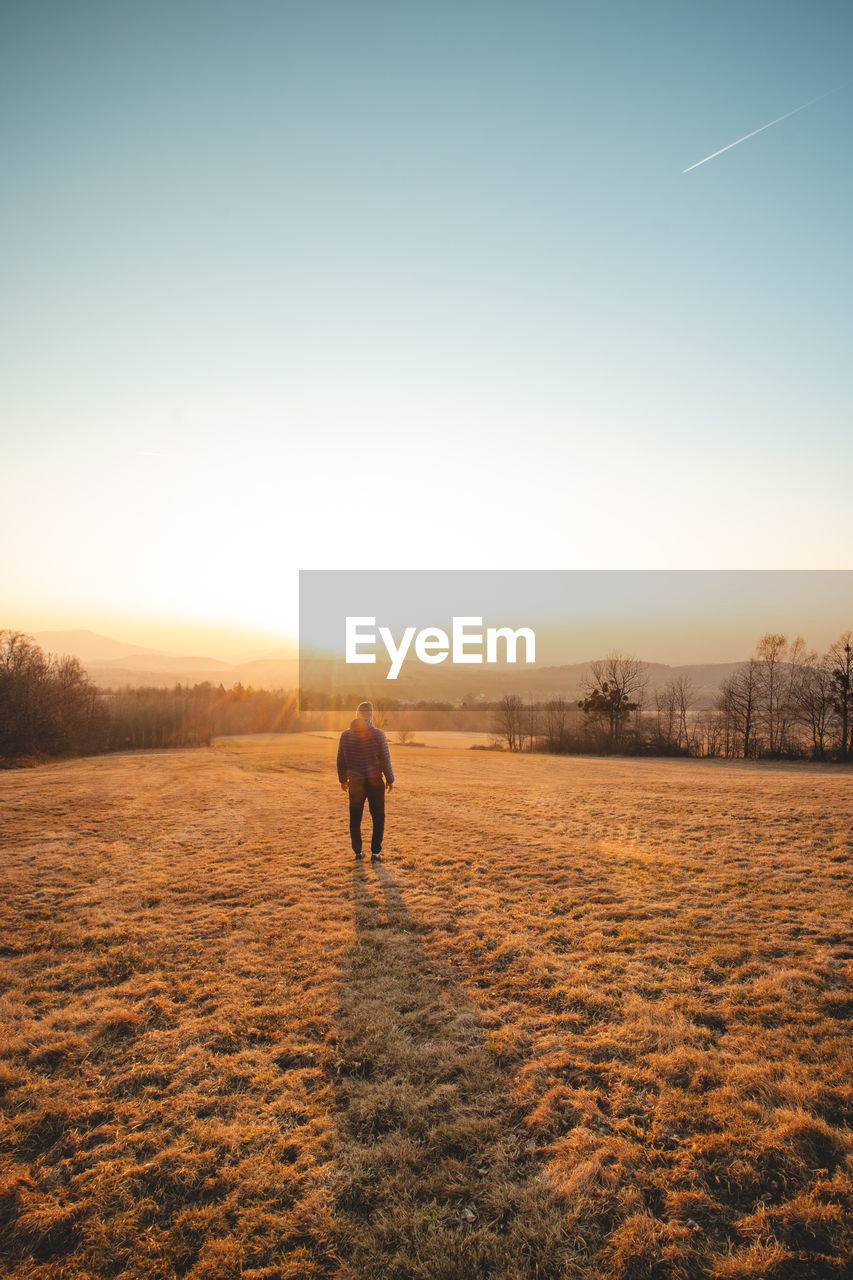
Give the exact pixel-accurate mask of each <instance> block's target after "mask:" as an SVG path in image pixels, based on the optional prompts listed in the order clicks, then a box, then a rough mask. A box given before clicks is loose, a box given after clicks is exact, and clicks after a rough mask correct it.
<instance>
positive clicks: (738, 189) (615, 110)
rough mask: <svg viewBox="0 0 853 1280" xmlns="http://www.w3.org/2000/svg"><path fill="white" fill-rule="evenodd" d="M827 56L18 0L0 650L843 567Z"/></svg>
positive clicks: (698, 39) (411, 11)
mask: <svg viewBox="0 0 853 1280" xmlns="http://www.w3.org/2000/svg"><path fill="white" fill-rule="evenodd" d="M851 36H853V9H851V7H850V6H849V4H847V3H846V2H844V3H820V2H818V3H812V4H809V5H806V4H804V3H785V2H784V0H773V2H772V3H761V2H750V0H739V2H738V3H726V2H725V0H708V2H706V3H703V2H701V0H697V2H695V3H685V2H684V0H681V2H676V0H669V2H658V3H654V2H652V3H643V4H639V5H638V4H636V3H631V2H629V0H622V2H619V3H616V2H611V3H607V2H602V3H571V2H569V0H562V2H560V3H546V2H544V0H532V2H531V0H526V2H525V3H523V4H522V3H502V2H501V0H490V2H489V3H480V2H479V0H472V2H470V3H465V4H458V3H444V2H442V0H431V2H430V3H429V4H427V3H411V2H407V0H397V2H396V3H370V2H369V0H364V2H362V3H358V4H352V3H345V2H344V3H338V2H335V0H312V2H310V3H308V2H306V3H300V2H296V0H294V2H288V0H274V2H270V0H250V2H248V3H246V2H241V3H237V2H234V3H223V2H222V0H177V2H175V0H170V2H169V3H162V2H161V0H148V3H146V4H144V5H140V4H137V3H134V2H131V0H105V2H103V3H93V2H91V0H76V2H75V3H74V4H67V3H64V2H56V0H26V2H24V0H6V2H5V3H4V4H3V6H2V8H0V133H2V170H0V173H1V174H2V178H0V182H2V199H0V231H2V244H3V246H4V263H3V289H2V292H0V338H2V341H0V424H2V431H1V432H0V539H2V542H0V545H2V546H3V548H4V553H3V558H2V569H0V626H9V627H13V628H20V629H24V630H36V629H48V628H68V627H88V628H90V629H92V630H98V631H102V632H105V633H107V634H109V635H113V636H116V637H117V638H118V639H129V640H133V641H135V642H140V643H149V644H150V643H155V644H160V645H162V646H163V647H168V648H177V649H181V648H187V647H190V648H193V649H196V650H198V649H199V647H200V646H206V648H205V649H204V650H203V651H205V652H210V651H212V647H213V646H216V645H218V646H219V652H220V653H223V654H224V653H225V652H226V651H227V652H228V654H230V655H234V654H236V653H237V652H238V651H240V652H243V651H245V652H249V651H250V650H252V649H253V648H254V649H255V650H257V651H260V650H262V649H263V648H264V647H265V646H268V645H272V644H273V643H274V642H275V641H276V639H277V638H292V637H293V636H295V634H296V628H297V581H298V571H299V570H300V569H363V568H369V569H379V568H389V569H402V568H410V567H411V568H418V569H447V568H470V569H475V568H476V569H481V568H482V569H506V570H509V569H522V568H523V569H582V568H583V569H599V568H620V569H640V568H655V569H733V568H751V569H752V568H762V569H804V568H809V569H841V568H843V569H846V568H850V567H851V566H850V554H849V547H850V534H849V514H848V513H849V505H850V472H851V462H853V431H851V429H850V425H851V424H850V395H849V352H850V350H851V349H853V332H851V330H853V322H851V310H850V305H849V299H850V297H851V296H853V249H851V237H850V209H851V208H853V164H851V135H852V134H853V130H851V122H853V70H851V64H850V52H849V51H850V49H851V47H852V46H851ZM824 94H826V95H828V96H825V97H820V95H824ZM818 97H820V100H819V101H817V102H814V103H812V105H810V106H809V107H807V108H806V109H804V110H802V111H799V112H797V113H796V114H794V115H792V116H789V117H788V118H786V119H784V120H781V121H780V122H779V123H778V124H775V125H773V127H771V128H769V129H766V130H764V131H763V132H761V133H759V134H757V135H756V136H753V137H751V138H748V139H747V140H746V141H744V142H742V143H741V144H740V145H738V146H736V147H732V148H731V149H729V150H727V151H725V152H724V153H722V154H720V155H718V156H716V157H715V158H713V159H710V160H708V162H707V163H705V164H702V165H699V166H698V167H696V168H692V169H690V171H689V172H687V173H685V172H683V170H685V168H688V167H689V166H691V165H694V164H696V162H697V161H699V160H702V159H703V158H704V157H706V156H709V155H710V154H711V153H713V152H715V151H717V150H718V149H720V148H723V147H726V146H727V145H728V144H729V143H730V142H732V141H734V140H736V139H738V138H741V137H743V136H744V135H746V134H748V133H750V132H751V131H753V130H756V129H759V128H760V127H761V126H762V125H764V124H766V123H768V122H769V121H771V120H775V119H776V118H777V117H780V116H782V115H784V114H786V113H788V112H791V111H793V110H794V109H795V108H797V107H799V106H801V105H802V104H804V103H806V102H810V101H811V100H812V99H814V98H818ZM803 629H804V630H806V631H807V620H804V624H803ZM643 656H646V657H649V658H654V656H655V655H653V654H648V655H643ZM729 656H731V655H721V657H729ZM735 656H738V657H739V656H741V655H735Z"/></svg>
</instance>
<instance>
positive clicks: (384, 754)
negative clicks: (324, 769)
mask: <svg viewBox="0 0 853 1280" xmlns="http://www.w3.org/2000/svg"><path fill="white" fill-rule="evenodd" d="M383 774H384V775H385V780H386V782H393V781H394V770H393V769H392V768H391V752H390V751H389V750H388V739H387V738H386V737H385V734H384V733H383V732H382V730H381V729H377V728H376V725H375V724H374V723H373V721H370V723H369V724H367V723H365V721H364V720H358V719H356V720H353V722H352V724H351V725H350V727H349V728H348V729H344V731H343V733H342V734H341V740H340V742H339V743H338V778H339V779H340V781H341V782H347V781H349V782H360V781H362V780H363V779H366V780H367V781H368V782H381V781H382V775H383Z"/></svg>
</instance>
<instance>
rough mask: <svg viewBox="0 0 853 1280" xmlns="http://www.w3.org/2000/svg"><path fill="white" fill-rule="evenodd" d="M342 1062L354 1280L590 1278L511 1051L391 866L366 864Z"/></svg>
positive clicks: (349, 1263) (345, 1192)
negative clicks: (518, 1101)
mask: <svg viewBox="0 0 853 1280" xmlns="http://www.w3.org/2000/svg"><path fill="white" fill-rule="evenodd" d="M353 907H354V914H355V930H356V937H355V942H354V945H353V947H352V948H351V950H350V952H349V954H348V956H347V957H346V961H345V970H344V974H343V983H342V989H343V990H342V999H341V1005H340V1017H339V1025H338V1041H337V1055H336V1064H335V1072H336V1107H337V1115H338V1166H339V1183H338V1190H337V1200H336V1205H337V1217H336V1237H337V1240H336V1243H337V1251H338V1255H339V1257H340V1258H341V1270H340V1273H339V1274H340V1275H342V1276H347V1277H352V1278H355V1277H368V1276H369V1277H375V1276H379V1275H381V1276H383V1277H385V1278H390V1280H404V1278H405V1280H415V1278H417V1277H422V1278H423V1280H427V1277H429V1280H462V1278H463V1277H465V1278H470V1277H472V1276H486V1275H488V1276H490V1277H502V1278H503V1280H521V1277H533V1276H537V1277H539V1278H540V1280H546V1278H547V1277H557V1276H561V1277H564V1276H570V1275H573V1274H576V1269H575V1267H574V1266H573V1265H572V1256H571V1252H570V1249H569V1245H568V1243H567V1242H566V1240H565V1239H564V1231H563V1222H564V1219H563V1215H562V1214H561V1212H560V1210H559V1208H558V1207H557V1206H556V1204H555V1203H554V1201H553V1199H552V1197H551V1195H550V1193H549V1191H548V1189H547V1187H546V1185H545V1184H544V1182H543V1181H542V1180H541V1178H540V1176H539V1166H538V1161H537V1159H536V1155H535V1153H534V1152H533V1151H531V1150H530V1145H531V1144H529V1143H528V1142H527V1135H526V1133H525V1132H524V1131H523V1130H522V1129H521V1126H520V1121H521V1116H520V1114H519V1112H518V1111H517V1110H516V1108H515V1107H514V1105H513V1103H512V1100H511V1080H510V1078H509V1073H508V1070H507V1069H506V1068H504V1067H502V1066H501V1064H500V1062H499V1059H498V1048H499V1046H498V1044H497V1042H496V1040H495V1039H494V1038H490V1033H489V1030H488V1028H487V1027H486V1026H485V1025H484V1024H483V1020H482V1018H481V1016H480V1015H479V1013H478V1011H477V1009H476V1008H475V1006H474V1005H473V1004H472V1002H471V1001H470V1000H469V999H468V997H467V995H466V993H465V991H464V990H463V989H462V988H461V987H460V986H459V984H458V983H457V982H456V981H455V979H454V977H453V975H452V973H451V972H450V966H449V965H447V964H446V962H445V961H443V960H442V959H441V957H440V956H438V957H437V956H435V955H433V954H431V953H430V952H429V951H428V950H427V949H426V947H425V946H424V944H423V942H422V941H421V935H422V934H423V933H424V932H425V931H427V929H428V926H425V925H423V924H422V923H419V922H417V921H416V920H415V919H413V917H412V915H411V914H410V912H409V910H408V908H407V906H406V903H405V901H404V898H403V895H402V892H401V890H400V886H399V884H398V883H397V881H396V879H395V877H394V875H393V874H392V872H390V871H389V870H388V869H387V867H385V866H384V865H381V866H379V867H377V868H376V871H375V874H374V870H373V869H372V868H371V869H369V870H368V869H366V868H365V867H364V866H363V865H362V864H356V865H355V868H354V872H353Z"/></svg>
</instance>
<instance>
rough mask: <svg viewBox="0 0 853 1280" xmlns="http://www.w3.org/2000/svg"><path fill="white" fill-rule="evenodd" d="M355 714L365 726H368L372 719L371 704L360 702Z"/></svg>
mask: <svg viewBox="0 0 853 1280" xmlns="http://www.w3.org/2000/svg"><path fill="white" fill-rule="evenodd" d="M355 714H356V715H357V716H358V718H359V720H363V721H364V722H365V724H370V721H371V720H372V719H373V703H372V702H360V703H359V704H358V706H357V708H356V712H355Z"/></svg>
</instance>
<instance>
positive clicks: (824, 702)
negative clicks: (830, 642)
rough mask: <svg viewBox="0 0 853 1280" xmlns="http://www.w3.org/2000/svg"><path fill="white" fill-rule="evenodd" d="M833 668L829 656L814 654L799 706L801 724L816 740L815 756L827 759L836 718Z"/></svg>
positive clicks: (808, 662) (804, 675) (809, 659)
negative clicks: (830, 728) (830, 732)
mask: <svg viewBox="0 0 853 1280" xmlns="http://www.w3.org/2000/svg"><path fill="white" fill-rule="evenodd" d="M832 698H833V681H832V665H831V662H830V659H829V655H828V654H824V656H823V657H822V658H818V656H817V654H816V653H815V652H814V651H812V652H811V653H809V654H807V655H806V662H805V665H804V667H803V671H802V678H801V679H800V681H799V683H798V686H797V693H796V703H797V712H798V715H799V718H800V720H801V721H802V723H803V724H804V725H805V726H806V728H807V729H808V731H809V733H810V735H811V740H812V755H813V756H814V757H815V759H816V760H823V759H825V758H826V735H827V732H828V728H829V722H830V720H831V718H832Z"/></svg>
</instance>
